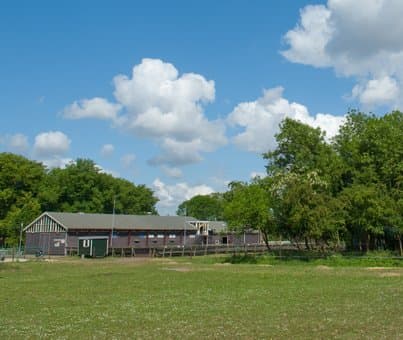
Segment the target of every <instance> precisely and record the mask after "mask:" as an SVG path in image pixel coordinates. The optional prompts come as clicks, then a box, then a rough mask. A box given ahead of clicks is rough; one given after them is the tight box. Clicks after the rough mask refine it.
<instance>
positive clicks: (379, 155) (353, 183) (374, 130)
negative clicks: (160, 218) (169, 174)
mask: <svg viewBox="0 0 403 340" xmlns="http://www.w3.org/2000/svg"><path fill="white" fill-rule="evenodd" d="M402 136H403V113H401V112H398V111H395V112H392V113H389V114H386V115H385V116H383V117H377V116H374V115H366V114H363V113H361V112H357V111H351V112H350V113H349V114H348V115H347V117H346V121H345V123H344V124H343V126H342V127H341V128H340V131H339V133H338V134H337V135H336V136H335V137H334V138H333V140H330V141H329V140H327V139H326V136H325V134H324V132H323V131H321V130H320V129H319V128H316V129H315V128H313V127H311V126H309V125H305V124H303V123H301V122H298V121H295V120H292V119H288V118H287V119H285V120H284V121H283V122H282V123H281V124H280V132H279V133H278V134H277V135H276V141H277V147H276V148H275V149H274V150H271V151H269V152H267V153H265V154H264V155H263V158H264V159H265V160H266V161H267V165H266V170H267V177H265V178H255V179H253V180H252V181H251V182H250V183H246V182H231V183H230V185H229V190H228V191H227V192H225V193H223V194H221V196H220V197H222V198H223V200H221V201H220V202H219V204H220V206H221V207H222V209H223V217H224V219H225V220H226V221H227V222H228V224H229V226H230V227H231V228H232V229H233V230H235V231H238V232H241V233H242V232H244V231H245V230H247V229H250V228H253V229H258V230H260V231H261V232H262V234H263V236H264V239H265V240H266V241H267V240H269V239H270V240H272V239H279V238H282V239H287V240H290V241H291V242H293V243H294V244H295V245H296V246H297V247H299V248H300V247H301V244H304V248H305V249H306V250H313V249H321V250H322V251H326V250H329V249H333V250H338V249H341V248H344V247H347V248H348V249H351V250H357V251H362V252H367V251H369V250H376V249H389V250H399V252H400V255H401V256H403V245H402V240H403V191H402V190H403V143H402ZM185 203H186V204H189V203H191V201H186V202H185ZM216 206H217V207H218V202H217V203H216ZM266 244H267V247H268V248H269V244H268V243H267V242H266Z"/></svg>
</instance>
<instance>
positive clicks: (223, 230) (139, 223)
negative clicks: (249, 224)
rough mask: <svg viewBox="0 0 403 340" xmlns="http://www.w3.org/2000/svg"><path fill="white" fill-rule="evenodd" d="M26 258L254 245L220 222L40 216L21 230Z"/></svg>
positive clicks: (253, 236)
mask: <svg viewBox="0 0 403 340" xmlns="http://www.w3.org/2000/svg"><path fill="white" fill-rule="evenodd" d="M24 231H25V233H26V239H25V249H26V252H27V253H36V252H41V253H43V254H49V255H66V254H67V253H68V251H69V250H75V251H76V252H77V253H78V254H84V255H88V256H106V255H107V254H109V253H110V252H111V250H112V249H116V248H132V249H143V250H144V249H150V248H159V247H166V246H170V247H175V246H177V247H181V246H182V247H183V246H191V245H196V244H198V245H205V244H242V243H249V244H251V243H259V242H260V237H259V236H260V235H259V234H258V233H256V232H250V233H247V234H242V235H238V234H234V233H231V232H229V231H228V229H227V225H226V223H225V222H222V221H198V220H196V219H195V218H193V217H189V216H154V215H114V214H87V213H61V212H45V213H43V214H42V215H40V216H39V217H38V218H36V219H35V220H34V221H33V222H32V223H30V224H29V225H28V226H27V227H25V229H24Z"/></svg>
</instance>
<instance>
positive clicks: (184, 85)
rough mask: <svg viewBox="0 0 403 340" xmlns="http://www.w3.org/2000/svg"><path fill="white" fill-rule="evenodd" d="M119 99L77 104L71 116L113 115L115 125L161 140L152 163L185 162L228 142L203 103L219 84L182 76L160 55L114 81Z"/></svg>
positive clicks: (222, 126)
mask: <svg viewBox="0 0 403 340" xmlns="http://www.w3.org/2000/svg"><path fill="white" fill-rule="evenodd" d="M113 82H114V87H115V89H114V96H115V99H116V103H110V102H108V101H107V100H106V99H103V98H93V99H84V100H81V101H78V102H74V103H73V104H72V105H70V106H68V107H67V108H66V109H65V110H64V116H65V117H68V118H88V117H91V118H100V119H110V120H111V121H113V125H114V126H115V127H119V128H121V129H122V130H125V131H128V132H129V133H132V134H133V135H134V136H139V137H143V138H149V139H151V140H152V141H154V142H156V143H157V144H158V145H159V146H160V148H161V152H160V154H158V155H155V156H154V157H153V158H152V159H151V161H150V163H151V164H154V165H159V166H162V165H168V166H175V167H176V166H180V165H184V164H189V163H194V162H198V161H200V160H201V159H202V153H204V152H210V151H213V150H215V149H216V148H218V147H220V146H222V145H224V144H226V142H227V139H226V137H225V124H224V122H222V121H220V120H209V119H207V117H206V115H205V114H204V106H205V105H206V104H208V103H210V102H212V101H214V99H215V84H214V81H212V80H207V79H205V78H204V77H203V76H202V75H200V74H196V73H184V74H182V75H180V74H179V72H178V70H177V69H176V68H175V66H174V65H172V64H170V63H166V62H164V61H162V60H160V59H143V60H142V61H141V63H140V64H138V65H135V66H134V68H133V70H132V74H131V75H130V76H127V75H117V76H116V77H115V78H114V80H113Z"/></svg>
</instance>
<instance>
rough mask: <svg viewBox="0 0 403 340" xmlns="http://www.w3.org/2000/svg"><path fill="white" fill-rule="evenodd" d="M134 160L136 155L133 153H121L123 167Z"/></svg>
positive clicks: (128, 165) (129, 164) (127, 166)
mask: <svg viewBox="0 0 403 340" xmlns="http://www.w3.org/2000/svg"><path fill="white" fill-rule="evenodd" d="M135 160H136V155H135V154H133V153H128V154H126V155H123V156H122V158H121V159H120V161H121V163H122V165H123V167H124V168H129V167H130V166H131V165H132V164H133V162H134V161H135Z"/></svg>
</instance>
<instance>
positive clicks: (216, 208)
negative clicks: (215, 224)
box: [176, 193, 224, 220]
mask: <svg viewBox="0 0 403 340" xmlns="http://www.w3.org/2000/svg"><path fill="white" fill-rule="evenodd" d="M223 202H224V199H223V196H222V194H220V193H213V194H211V195H196V196H193V197H192V198H191V199H189V200H186V201H184V202H182V203H181V204H180V205H179V206H178V210H177V212H176V213H177V215H179V216H193V217H195V218H197V219H199V220H222V219H223Z"/></svg>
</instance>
